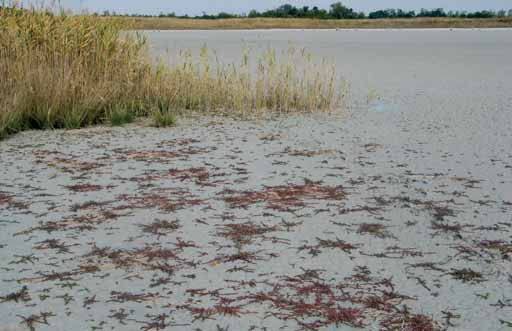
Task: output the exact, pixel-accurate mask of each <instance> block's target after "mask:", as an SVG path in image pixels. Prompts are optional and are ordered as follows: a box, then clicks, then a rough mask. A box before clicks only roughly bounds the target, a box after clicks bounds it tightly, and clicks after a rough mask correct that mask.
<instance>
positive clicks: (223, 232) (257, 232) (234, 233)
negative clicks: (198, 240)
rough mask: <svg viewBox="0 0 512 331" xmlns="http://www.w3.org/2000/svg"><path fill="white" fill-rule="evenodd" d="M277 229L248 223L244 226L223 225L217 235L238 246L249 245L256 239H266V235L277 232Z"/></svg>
mask: <svg viewBox="0 0 512 331" xmlns="http://www.w3.org/2000/svg"><path fill="white" fill-rule="evenodd" d="M277 229H278V227H276V226H267V225H265V224H261V225H259V224H254V223H251V222H246V223H243V224H227V225H222V226H221V229H220V230H219V231H218V233H217V234H218V235H219V236H222V237H224V238H226V239H229V240H232V241H234V242H235V243H237V244H249V243H251V242H252V240H253V239H254V238H257V237H260V238H265V237H264V234H265V233H268V232H273V231H277Z"/></svg>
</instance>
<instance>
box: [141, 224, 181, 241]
mask: <svg viewBox="0 0 512 331" xmlns="http://www.w3.org/2000/svg"><path fill="white" fill-rule="evenodd" d="M141 227H142V231H143V232H146V233H150V234H153V235H155V236H158V237H159V238H160V237H161V236H165V235H166V234H168V233H171V232H174V231H176V230H178V229H179V228H180V222H179V221H166V220H155V221H154V222H153V223H151V224H147V225H146V224H143V225H141Z"/></svg>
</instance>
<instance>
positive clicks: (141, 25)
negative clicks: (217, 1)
mask: <svg viewBox="0 0 512 331" xmlns="http://www.w3.org/2000/svg"><path fill="white" fill-rule="evenodd" d="M116 19H117V20H119V21H123V22H125V24H126V26H129V27H131V28H132V29H135V30H255V29H404V28H410V29H416V28H417V29H422V28H506V27H512V17H503V18H485V19H471V18H413V19H357V20H321V19H298V18H297V19H296V18H235V19H218V20H206V19H182V18H158V17H152V18H149V17H148V18H128V17H121V18H116Z"/></svg>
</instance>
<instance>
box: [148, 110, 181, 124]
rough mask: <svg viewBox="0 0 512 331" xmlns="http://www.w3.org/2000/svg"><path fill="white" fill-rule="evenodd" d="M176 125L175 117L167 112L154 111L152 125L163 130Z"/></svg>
mask: <svg viewBox="0 0 512 331" xmlns="http://www.w3.org/2000/svg"><path fill="white" fill-rule="evenodd" d="M175 124H176V115H174V113H172V112H171V111H169V110H155V111H154V112H153V125H154V126H155V127H157V128H164V127H168V126H173V125H175Z"/></svg>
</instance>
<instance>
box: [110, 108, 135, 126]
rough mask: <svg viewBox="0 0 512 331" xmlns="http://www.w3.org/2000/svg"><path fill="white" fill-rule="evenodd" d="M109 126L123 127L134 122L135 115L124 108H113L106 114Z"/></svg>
mask: <svg viewBox="0 0 512 331" xmlns="http://www.w3.org/2000/svg"><path fill="white" fill-rule="evenodd" d="M108 116H109V120H110V125H111V126H123V125H125V124H129V123H132V122H133V121H134V120H135V114H134V113H133V112H132V111H130V110H129V109H126V108H121V107H119V108H115V109H113V110H111V111H110V113H109V114H108Z"/></svg>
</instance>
